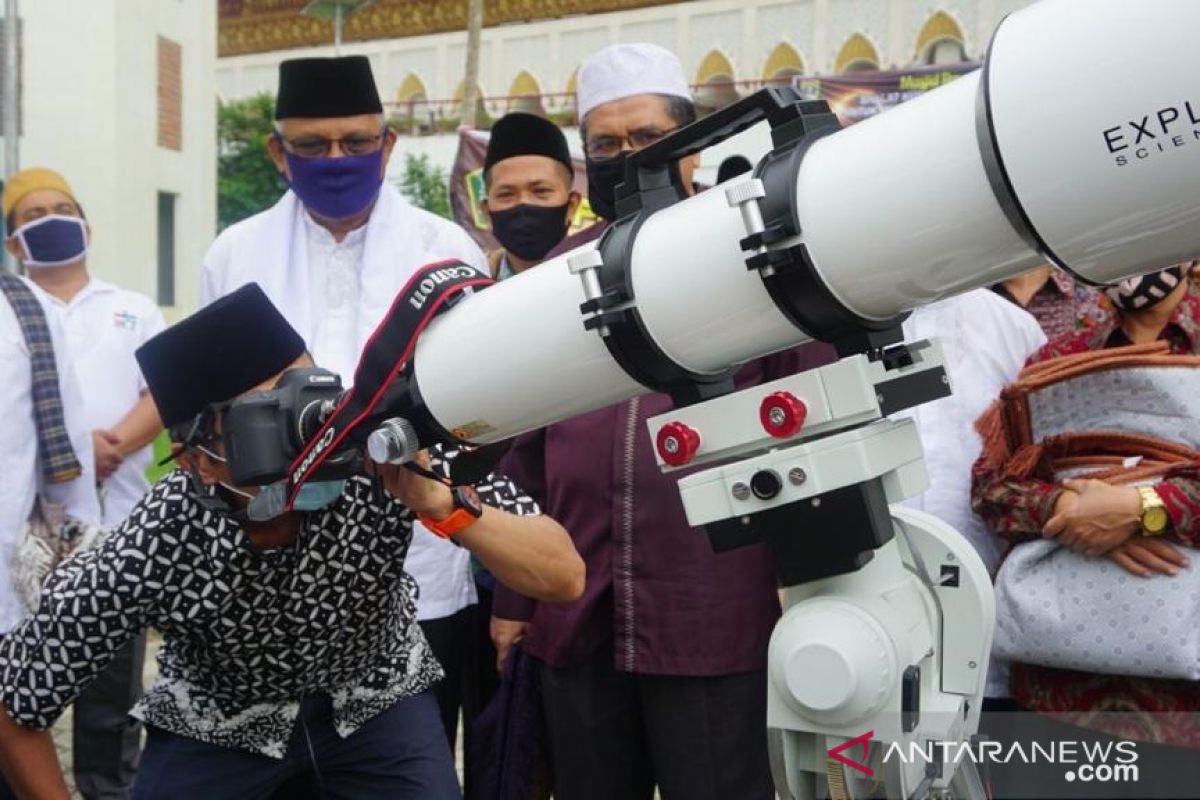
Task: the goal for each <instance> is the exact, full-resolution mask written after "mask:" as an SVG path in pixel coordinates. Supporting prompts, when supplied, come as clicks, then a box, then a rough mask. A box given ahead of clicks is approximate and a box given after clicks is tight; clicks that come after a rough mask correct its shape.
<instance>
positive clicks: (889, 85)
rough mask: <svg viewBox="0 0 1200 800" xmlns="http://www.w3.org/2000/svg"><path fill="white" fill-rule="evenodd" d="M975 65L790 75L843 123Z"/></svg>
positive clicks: (896, 102)
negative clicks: (816, 75) (803, 75)
mask: <svg viewBox="0 0 1200 800" xmlns="http://www.w3.org/2000/svg"><path fill="white" fill-rule="evenodd" d="M976 69H979V64H977V63H973V62H964V63H962V64H947V65H945V66H940V67H919V68H916V69H907V70H903V71H899V72H848V73H845V74H843V75H831V76H829V77H797V78H794V79H793V85H794V86H795V87H796V88H797V90H799V92H800V93H801V94H802V95H803V96H804V99H805V100H824V101H825V102H826V103H828V104H829V108H830V109H832V110H833V113H835V114H837V117H838V120H839V121H840V122H841V123H842V125H843V126H846V125H853V124H854V123H855V122H861V121H862V120H864V119H866V118H867V117H873V116H875V115H876V114H878V113H879V112H881V111H886V110H887V109H889V108H891V107H892V106H897V105H900V104H901V103H903V102H904V101H905V100H911V99H912V98H914V97H916V96H917V95H919V94H924V93H925V92H928V91H929V90H930V89H936V88H938V87H939V86H942V85H943V84H947V83H949V82H950V81H952V80H954V79H955V78H958V77H960V76H962V75H965V74H966V73H968V72H971V71H973V70H976Z"/></svg>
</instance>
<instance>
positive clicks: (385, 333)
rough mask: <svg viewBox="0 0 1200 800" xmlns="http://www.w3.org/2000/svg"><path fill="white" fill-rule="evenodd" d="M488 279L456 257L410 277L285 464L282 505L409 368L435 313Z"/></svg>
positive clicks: (290, 502) (291, 501)
mask: <svg viewBox="0 0 1200 800" xmlns="http://www.w3.org/2000/svg"><path fill="white" fill-rule="evenodd" d="M493 282H494V281H492V279H491V278H488V277H486V276H484V275H483V274H481V273H480V272H479V271H478V270H476V269H475V268H474V267H471V266H469V265H467V264H464V263H463V262H461V261H457V260H448V261H438V262H435V263H433V264H430V265H428V266H425V267H422V268H421V269H419V270H417V272H416V273H414V274H413V276H412V277H411V278H409V280H408V283H406V284H405V285H404V288H403V289H401V290H400V293H399V294H397V295H396V299H395V300H393V301H392V307H391V308H390V309H389V310H388V313H387V315H386V316H384V318H383V322H381V323H380V324H379V326H378V327H377V328H376V329H375V332H374V333H373V334H371V338H370V339H368V340H367V344H366V346H365V347H363V352H362V355H361V357H360V358H359V362H358V368H357V369H356V370H355V371H354V386H353V387H352V388H351V389H350V390H349V391H348V392H346V394H344V395H343V396H342V398H341V400H339V401H338V404H337V407H336V408H335V409H334V410H333V413H331V414H330V415H329V418H328V419H326V420H325V423H324V424H323V425H322V426H321V428H320V429H319V430H318V431H317V433H316V435H314V436H313V437H312V439H310V440H309V442H308V444H307V445H306V446H305V448H304V450H303V451H301V453H300V455H299V456H298V457H297V458H296V460H295V461H293V462H292V465H291V466H290V467H289V468H288V474H287V477H286V478H285V481H286V486H287V503H286V509H285V510H291V508H292V506H293V505H294V504H295V502H296V496H297V495H298V494H299V492H300V487H301V486H303V485H304V482H305V481H306V480H308V479H309V477H311V476H312V474H313V473H314V472H316V470H317V468H318V467H320V466H321V464H322V463H324V461H325V459H326V458H328V457H329V456H330V455H331V454H333V453H336V452H338V449H339V447H340V445H341V444H342V442H344V441H345V439H346V437H347V436H349V435H350V434H351V433H353V432H354V431H355V429H356V428H357V427H358V426H359V425H360V424H362V423H363V421H364V420H366V419H368V418H369V417H371V415H372V413H373V412H374V411H375V409H376V406H378V405H379V403H380V401H381V400H382V399H383V398H384V396H385V394H386V393H387V390H388V389H389V388H390V386H391V385H392V382H393V381H395V380H396V378H397V377H398V376H399V375H400V374H401V373H402V372H404V370H405V369H406V368H407V367H408V365H409V362H410V361H411V359H412V355H413V351H414V350H416V347H417V340H418V339H419V338H420V336H421V333H422V332H423V331H424V330H425V328H426V327H428V325H429V323H430V322H432V321H433V319H434V317H435V316H437V313H438V312H439V311H441V310H442V309H443V308H445V307H446V305H447V303H450V302H451V301H452V300H454V299H455V298H456V297H459V296H460V295H463V294H465V293H468V292H470V291H472V290H473V289H474V288H476V287H480V288H482V287H485V286H490V285H491V284H492V283H493Z"/></svg>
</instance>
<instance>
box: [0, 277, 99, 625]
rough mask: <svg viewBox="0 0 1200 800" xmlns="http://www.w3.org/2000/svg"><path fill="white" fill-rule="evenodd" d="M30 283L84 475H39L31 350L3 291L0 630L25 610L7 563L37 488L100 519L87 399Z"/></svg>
mask: <svg viewBox="0 0 1200 800" xmlns="http://www.w3.org/2000/svg"><path fill="white" fill-rule="evenodd" d="M30 286H31V288H32V289H33V293H34V295H36V296H37V298H38V299H39V300H41V301H42V307H43V309H45V311H46V321H47V323H48V324H49V327H50V338H51V341H52V343H53V345H54V354H55V360H56V363H57V366H58V385H59V392H60V393H61V395H62V403H63V420H64V422H65V423H66V426H67V434H68V436H69V437H70V439H71V447H72V449H74V451H75V457H76V458H78V459H79V464H80V466H82V467H83V474H82V475H81V476H80V477H78V478H76V479H75V480H73V481H67V482H66V483H58V484H53V485H45V484H43V482H42V480H41V469H42V467H41V464H40V463H39V461H38V443H37V424H36V423H35V422H34V417H33V373H32V369H31V366H30V362H29V349H28V348H27V347H26V346H25V336H24V334H23V333H22V332H21V325H20V323H18V322H17V316H16V314H14V313H13V310H12V306H11V305H9V303H8V301H7V299H6V298H5V297H4V296H3V295H2V294H0V408H3V409H4V414H5V417H4V424H3V425H0V634H3V633H7V632H8V631H10V630H12V629H13V627H15V626H16V624H17V623H18V622H19V621H20V620H21V618H22V617H23V616H24V613H25V612H24V608H23V607H22V606H21V603H20V601H19V600H18V599H17V596H16V593H15V592H14V591H13V587H12V582H11V580H10V577H9V574H8V568H9V567H8V565H9V563H10V562H11V560H12V557H13V555H14V553H15V552H16V549H17V545H18V544H19V542H20V534H21V532H22V531H23V530H24V527H25V521H26V520H28V519H29V514H30V512H31V511H33V503H34V500H35V499H36V498H37V495H38V492H39V491H41V492H43V493H44V494H45V496H46V498H47V499H48V500H50V501H51V502H53V503H57V504H60V505H62V506H63V507H64V508H65V509H66V512H67V514H68V515H70V516H72V517H74V518H75V519H78V520H81V521H83V522H86V523H88V524H92V525H94V524H96V523H98V522H99V521H100V509H99V506H98V504H97V502H96V471H95V463H94V459H93V456H92V437H91V429H90V428H88V427H87V425H86V424H85V420H84V412H83V398H82V396H81V394H80V391H79V385H78V383H77V381H76V380H75V375H74V372H73V369H72V365H71V361H70V359H63V358H61V354H62V353H63V348H64V341H63V332H62V325H61V323H60V320H59V318H58V315H57V313H56V310H55V309H54V308H53V307H52V306H51V305H50V302H49V297H48V295H46V294H45V293H44V292H42V291H41V290H40V289H38V288H37V287H36V286H33V284H30Z"/></svg>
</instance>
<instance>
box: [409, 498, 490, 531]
mask: <svg viewBox="0 0 1200 800" xmlns="http://www.w3.org/2000/svg"><path fill="white" fill-rule="evenodd" d="M450 492H451V495H452V496H453V498H454V510H453V511H451V512H450V514H449V516H445V517H442V518H441V519H434V518H433V517H429V516H426V515H425V514H417V519H419V520H421V522H422V524H424V525H425V527H426V528H428V529H429V532H430V533H433V534H434V535H436V536H440V537H442V538H443V539H449V538H450V537H452V536H454V535H455V534H457V533H459V532H461V531H462V530H463V529H464V528H466V527H467V526H469V525H471V524H472V523H473V522H475V520H477V519H479V518H480V517H481V516H483V503H481V502H479V492H477V491H475V487H474V486H455V487H454V488H453V489H451V490H450Z"/></svg>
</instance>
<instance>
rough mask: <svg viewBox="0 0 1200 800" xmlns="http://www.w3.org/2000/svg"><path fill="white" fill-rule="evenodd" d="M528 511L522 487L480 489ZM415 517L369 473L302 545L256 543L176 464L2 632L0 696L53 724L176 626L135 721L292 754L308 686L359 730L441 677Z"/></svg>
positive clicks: (312, 523) (28, 722) (317, 519)
mask: <svg viewBox="0 0 1200 800" xmlns="http://www.w3.org/2000/svg"><path fill="white" fill-rule="evenodd" d="M476 488H477V489H478V490H479V494H480V499H481V500H482V501H483V502H484V503H486V504H488V505H491V506H495V507H498V508H502V509H504V510H506V511H511V512H513V513H517V514H536V513H538V509H537V506H536V504H535V503H534V502H533V501H532V500H530V499H529V498H528V497H526V496H525V495H523V494H522V493H521V492H520V491H519V490H518V489H517V488H516V487H515V486H514V485H513V484H512V483H511V482H510V481H508V480H507V479H505V478H501V477H496V476H493V477H492V478H490V479H489V480H486V481H483V482H481V483H478V484H476ZM412 523H413V515H412V513H411V512H410V511H409V510H408V509H407V508H405V507H404V506H403V505H401V504H400V503H399V502H397V501H396V500H395V499H394V498H393V497H391V495H388V494H387V493H385V492H384V491H383V489H382V487H381V486H380V484H379V483H378V482H377V481H375V480H373V479H369V478H366V477H358V478H353V479H351V480H349V481H347V482H346V487H345V491H344V492H343V494H342V496H341V497H340V498H339V499H338V500H337V501H336V502H335V503H334V504H333V505H331V506H330V507H329V508H327V509H325V510H323V511H320V512H314V513H311V514H307V515H306V518H305V521H304V525H303V528H302V532H301V533H300V535H299V536H298V537H297V539H296V541H295V542H294V543H293V544H291V545H289V546H287V547H283V548H278V549H275V550H267V551H258V550H255V549H254V548H253V547H252V546H251V544H250V540H249V538H248V537H247V536H246V534H245V533H244V532H243V531H242V529H241V527H240V526H239V525H238V524H237V523H236V522H234V521H233V520H231V519H230V518H229V517H228V516H227V515H225V514H222V513H217V512H213V511H210V510H208V509H206V508H205V507H204V506H203V505H201V503H200V502H198V500H197V497H196V494H195V492H194V490H193V488H192V485H191V482H190V481H189V480H188V478H187V477H186V476H185V475H184V474H183V473H181V472H178V471H177V472H175V473H173V474H172V475H170V476H168V477H167V478H165V479H164V480H162V481H161V482H159V483H158V484H157V485H156V486H155V487H154V488H153V489H152V490H151V491H150V493H149V494H148V495H146V497H145V498H144V499H143V500H142V501H141V502H140V503H139V504H138V505H137V506H136V507H135V508H134V510H133V512H132V513H131V514H130V517H129V518H128V519H127V520H126V521H125V522H124V523H122V525H121V526H120V527H119V528H117V529H116V530H115V531H114V532H113V534H112V536H111V537H110V538H109V539H108V540H107V541H105V542H104V543H103V544H102V545H101V546H100V547H98V548H96V549H94V550H91V551H89V552H86V553H79V554H77V555H75V556H73V557H71V558H70V559H68V560H67V561H65V562H64V563H63V564H62V565H60V566H59V567H58V569H56V570H55V571H54V573H53V574H52V575H51V576H50V578H49V579H48V581H47V583H46V586H45V589H44V590H43V592H42V597H41V605H40V607H39V609H38V611H37V612H36V613H35V614H34V615H32V616H31V617H29V618H27V619H26V620H25V621H24V622H23V623H22V624H21V625H20V626H19V627H18V628H16V629H15V630H14V631H12V633H11V634H9V635H8V636H6V637H5V638H4V639H3V641H0V699H2V700H3V702H4V704H5V706H6V707H7V709H8V712H9V714H10V715H11V716H12V717H13V719H15V720H16V721H17V722H19V723H20V724H22V725H24V726H26V727H31V728H39V729H44V728H48V727H49V726H51V725H52V724H53V723H54V721H55V719H57V718H58V716H59V714H61V713H62V711H63V709H64V707H66V706H67V705H68V704H69V703H70V702H71V701H72V700H73V699H74V698H75V697H76V695H78V693H79V691H80V690H81V689H82V688H83V687H84V686H86V685H87V684H88V683H89V681H90V680H91V679H92V678H93V677H95V676H96V675H97V674H99V673H100V672H101V670H103V669H104V667H105V666H106V665H107V664H108V662H109V661H110V660H111V659H112V657H113V655H114V654H115V653H116V652H117V651H118V650H119V649H120V648H121V646H122V645H124V644H125V643H126V642H128V641H129V640H130V639H131V638H132V637H133V636H134V635H136V634H137V633H138V632H139V631H141V630H142V629H144V628H146V627H147V626H154V627H156V628H158V629H159V631H161V632H162V635H163V647H162V649H161V651H160V652H159V656H158V663H159V678H158V680H157V681H155V683H154V685H153V686H151V687H150V689H149V690H148V691H147V693H146V695H145V697H143V698H142V700H141V701H139V703H138V704H137V706H135V708H134V710H133V712H132V713H133V715H134V716H136V717H138V718H140V719H142V720H144V721H145V722H147V723H149V724H151V725H155V726H158V727H160V728H164V729H166V730H168V731H171V732H173V733H177V734H180V735H183V736H189V737H192V738H194V739H198V740H200V741H203V742H209V743H211V744H215V745H220V746H222V747H231V748H236V749H241V750H250V751H253V752H256V753H262V754H264V755H267V756H271V757H274V758H282V757H283V754H284V750H285V749H286V746H287V741H288V738H289V736H290V734H291V732H292V728H293V726H294V724H295V721H296V716H297V713H298V710H299V706H300V700H301V699H302V698H303V696H304V695H305V694H311V693H316V692H324V693H327V694H329V695H330V696H331V697H332V699H333V708H334V724H335V726H336V729H337V732H338V734H339V735H341V736H347V735H349V734H350V733H352V732H353V731H354V730H356V729H357V728H358V727H359V726H361V725H362V724H363V723H365V722H366V721H368V720H369V719H371V717H373V716H374V715H375V714H378V713H379V712H381V711H383V710H385V709H386V708H388V707H389V706H391V705H392V704H393V703H395V702H396V701H397V700H399V699H401V698H403V697H407V696H409V695H413V694H415V693H417V692H420V691H422V690H424V689H425V688H427V687H428V686H429V685H430V684H431V683H433V682H434V681H435V680H437V679H438V678H439V677H440V676H441V670H440V668H439V666H438V663H437V661H436V660H435V659H434V657H433V655H432V653H431V652H430V650H429V647H428V645H427V644H426V643H425V638H424V636H422V634H421V630H420V628H419V627H418V626H417V624H416V596H417V586H416V582H415V581H413V579H412V578H410V577H409V576H408V575H407V574H406V573H405V572H404V570H403V565H404V557H405V554H406V552H407V550H408V546H409V542H410V541H411V538H412Z"/></svg>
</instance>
